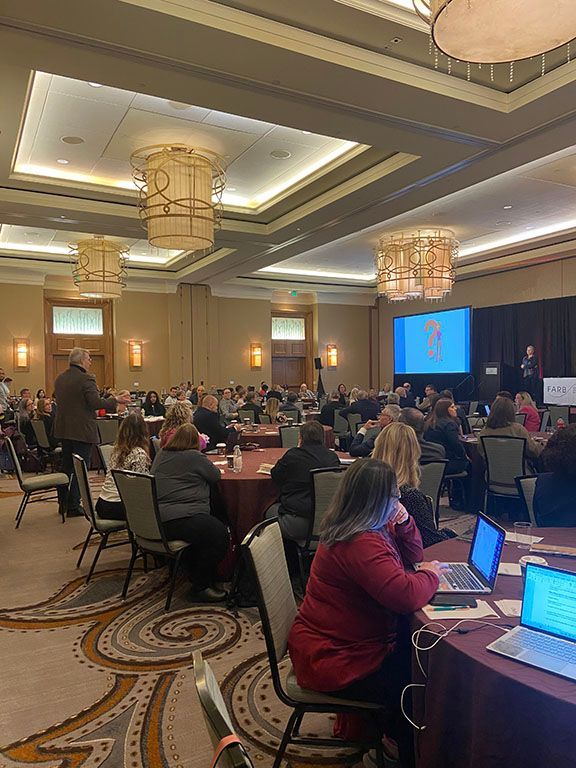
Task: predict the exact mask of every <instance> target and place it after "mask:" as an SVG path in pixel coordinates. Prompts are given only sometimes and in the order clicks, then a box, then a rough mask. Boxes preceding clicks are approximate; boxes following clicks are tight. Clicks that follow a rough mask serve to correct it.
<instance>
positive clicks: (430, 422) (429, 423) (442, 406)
mask: <svg viewBox="0 0 576 768" xmlns="http://www.w3.org/2000/svg"><path fill="white" fill-rule="evenodd" d="M451 405H454V400H450V399H449V398H447V397H441V398H440V399H439V400H437V401H436V404H435V405H434V408H433V409H432V413H431V414H430V416H428V418H427V419H426V428H427V429H434V428H435V427H436V425H437V424H438V422H439V421H440V419H450V421H458V419H456V418H454V417H453V416H451V415H450V414H449V413H448V408H450V406H451Z"/></svg>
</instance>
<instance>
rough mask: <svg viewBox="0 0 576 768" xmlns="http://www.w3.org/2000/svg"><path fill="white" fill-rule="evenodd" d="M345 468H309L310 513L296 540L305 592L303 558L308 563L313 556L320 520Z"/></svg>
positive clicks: (306, 577) (317, 539)
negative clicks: (303, 533)
mask: <svg viewBox="0 0 576 768" xmlns="http://www.w3.org/2000/svg"><path fill="white" fill-rule="evenodd" d="M346 469H347V467H346V466H345V465H342V466H340V467H320V468H319V469H311V470H310V483H311V485H312V488H311V495H312V514H311V515H310V518H309V519H308V532H307V534H306V538H305V539H304V540H302V541H297V542H296V551H297V553H298V567H299V569H300V584H301V586H302V592H306V582H307V581H308V576H307V574H306V567H305V566H306V564H305V560H306V561H308V564H309V563H310V562H311V561H312V558H313V557H314V553H315V552H316V548H317V547H318V541H319V539H320V527H321V525H322V520H323V519H324V515H325V514H326V511H327V509H328V507H329V506H330V502H331V501H332V499H333V497H334V495H335V493H336V491H337V490H338V488H339V487H340V482H341V481H342V478H343V476H344V472H345V471H346Z"/></svg>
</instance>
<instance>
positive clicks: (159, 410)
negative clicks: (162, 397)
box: [142, 402, 166, 416]
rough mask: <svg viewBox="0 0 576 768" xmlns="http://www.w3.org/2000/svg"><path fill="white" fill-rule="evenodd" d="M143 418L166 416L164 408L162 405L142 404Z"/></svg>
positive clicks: (157, 403)
mask: <svg viewBox="0 0 576 768" xmlns="http://www.w3.org/2000/svg"><path fill="white" fill-rule="evenodd" d="M142 408H144V416H166V408H164V406H163V405H162V403H159V402H156V403H144V405H143V406H142Z"/></svg>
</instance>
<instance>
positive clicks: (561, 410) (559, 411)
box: [548, 405, 570, 427]
mask: <svg viewBox="0 0 576 768" xmlns="http://www.w3.org/2000/svg"><path fill="white" fill-rule="evenodd" d="M548 410H549V412H550V422H551V424H552V426H553V427H555V426H556V422H557V421H558V419H562V421H563V422H564V424H566V425H568V423H569V421H570V406H569V405H549V406H548Z"/></svg>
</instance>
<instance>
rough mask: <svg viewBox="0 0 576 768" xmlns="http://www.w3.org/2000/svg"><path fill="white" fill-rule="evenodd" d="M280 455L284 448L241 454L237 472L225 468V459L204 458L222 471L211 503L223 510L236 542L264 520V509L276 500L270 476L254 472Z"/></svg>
mask: <svg viewBox="0 0 576 768" xmlns="http://www.w3.org/2000/svg"><path fill="white" fill-rule="evenodd" d="M284 453H286V449H285V448H267V449H266V450H263V449H260V450H255V451H242V472H238V473H235V472H233V471H232V470H231V469H228V467H227V466H226V457H225V456H216V455H213V454H211V455H208V458H209V459H210V460H211V461H213V462H214V463H215V464H216V465H217V466H218V467H219V469H220V470H221V472H222V479H221V480H220V482H219V483H218V485H217V486H216V488H215V493H216V498H215V499H214V500H215V502H216V504H221V505H222V506H223V508H224V509H225V511H226V515H227V517H228V522H229V524H230V529H231V531H232V534H233V535H234V537H235V539H236V541H237V542H241V541H242V539H243V538H244V536H246V534H247V533H248V531H250V530H251V529H252V528H253V527H254V526H255V525H256V523H259V522H261V521H262V520H263V519H264V513H265V512H266V510H267V509H268V507H269V506H270V505H271V504H273V503H274V502H275V501H276V500H277V499H278V488H277V487H276V486H275V485H274V483H273V481H272V478H271V477H270V475H265V474H259V473H258V472H257V470H258V468H259V466H260V464H276V462H277V461H278V459H279V458H280V457H281V456H283V455H284ZM221 462H224V464H222V463H221Z"/></svg>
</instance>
